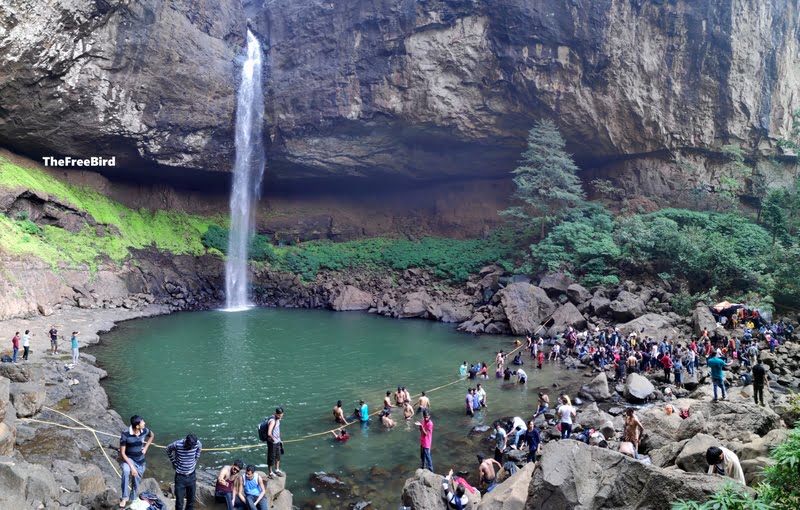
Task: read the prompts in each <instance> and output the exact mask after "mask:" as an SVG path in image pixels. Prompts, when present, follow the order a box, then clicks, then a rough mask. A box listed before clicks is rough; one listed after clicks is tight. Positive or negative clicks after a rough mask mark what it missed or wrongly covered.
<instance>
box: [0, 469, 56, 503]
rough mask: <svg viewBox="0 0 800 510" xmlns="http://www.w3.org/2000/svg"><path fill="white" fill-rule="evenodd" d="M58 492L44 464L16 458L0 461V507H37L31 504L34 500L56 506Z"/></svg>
mask: <svg viewBox="0 0 800 510" xmlns="http://www.w3.org/2000/svg"><path fill="white" fill-rule="evenodd" d="M58 494H59V491H58V484H56V481H55V479H54V478H53V475H52V474H51V473H50V471H49V470H48V469H47V468H45V467H44V466H40V465H38V464H29V463H27V462H24V461H19V460H16V459H15V460H14V461H13V462H0V508H3V509H5V508H8V509H9V510H11V509H12V508H13V509H27V508H38V507H36V506H33V505H32V503H33V502H36V501H38V502H40V504H44V505H46V507H47V508H50V507H51V506H53V507H54V508H56V506H55V504H54V500H55V498H57V497H58ZM25 502H27V503H25Z"/></svg>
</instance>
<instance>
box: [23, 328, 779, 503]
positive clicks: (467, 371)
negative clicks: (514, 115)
mask: <svg viewBox="0 0 800 510" xmlns="http://www.w3.org/2000/svg"><path fill="white" fill-rule="evenodd" d="M728 327H729V328H732V329H729V330H725V332H726V333H728V331H730V333H729V334H720V333H719V332H718V330H717V329H715V330H714V332H713V333H710V332H709V331H708V330H704V331H703V332H702V333H701V334H700V335H699V337H697V338H689V339H686V340H680V339H677V340H673V339H671V338H669V337H667V336H665V337H663V338H661V339H660V340H656V339H654V338H651V337H649V336H640V335H639V334H638V333H637V332H631V333H629V334H628V335H623V334H621V333H620V331H619V328H612V327H608V328H595V329H594V330H591V331H589V330H587V331H581V332H579V331H577V330H575V329H574V328H572V327H568V328H567V329H566V330H565V331H564V332H563V333H562V334H561V335H559V337H558V338H549V339H547V340H546V339H545V338H543V337H542V336H536V337H535V338H534V337H533V336H527V337H526V340H525V342H521V341H519V340H517V341H516V342H515V344H516V348H515V349H514V351H518V352H516V354H515V356H514V358H513V360H512V361H511V363H510V364H507V358H508V356H509V354H507V353H505V352H503V351H498V352H497V353H496V354H495V360H494V363H493V365H495V370H494V374H495V377H496V378H497V379H502V380H504V381H511V380H512V379H514V381H515V382H516V383H517V384H522V385H524V384H527V382H528V378H529V376H528V374H527V373H526V372H525V370H524V369H523V368H522V366H523V365H524V364H525V360H524V359H523V356H522V353H523V352H528V353H529V354H530V358H531V360H532V362H533V364H536V366H537V368H538V369H541V368H542V365H543V364H544V363H545V361H546V360H547V361H548V362H552V363H558V362H559V361H561V360H563V359H565V358H566V357H567V356H571V357H574V358H576V359H578V360H580V361H583V362H584V364H586V365H589V366H591V367H593V368H594V369H595V370H598V371H604V370H608V371H611V372H613V373H614V379H615V381H617V382H622V381H624V380H625V378H626V377H627V376H628V375H629V374H632V373H645V374H646V373H654V374H658V373H661V377H662V378H663V381H664V382H665V383H669V384H672V385H674V386H675V387H678V388H680V387H682V386H683V384H684V376H688V377H692V376H694V374H695V371H696V370H697V369H698V367H699V366H701V365H702V364H705V365H706V366H708V368H709V370H710V375H711V381H712V387H713V396H714V397H713V401H714V402H717V401H718V400H719V399H722V400H724V399H726V398H727V392H726V382H725V376H724V369H725V368H727V367H730V366H731V364H732V363H733V362H734V361H737V362H738V363H739V365H740V367H741V369H740V374H741V375H740V378H741V381H742V383H743V384H752V385H753V390H754V391H753V398H754V400H755V402H756V404H760V405H762V406H763V405H764V389H765V387H766V385H767V382H768V380H769V379H768V370H767V369H766V368H765V367H764V366H763V365H762V364H761V363H760V360H759V353H760V352H761V351H760V344H763V345H764V346H765V347H766V348H769V350H770V351H774V350H775V349H776V348H777V346H778V345H780V344H781V343H783V342H785V341H787V340H791V339H792V337H793V332H794V328H793V327H792V325H791V324H785V323H783V322H781V321H779V322H777V323H775V324H767V323H764V322H763V321H762V322H761V323H759V324H756V323H754V322H752V319H751V320H743V321H741V322H738V321H730V322H728ZM48 335H49V336H50V338H51V347H52V350H51V352H52V353H54V354H56V353H57V352H58V341H57V339H58V331H57V329H56V327H55V326H53V327H52V329H51V330H50V331H48ZM77 335H78V332H77V331H75V332H73V334H72V336H71V339H70V341H71V343H72V347H73V362H74V363H77V361H78V357H79V354H78V352H77V350H78V349H77ZM30 336H31V333H30V331H25V333H24V335H23V336H22V337H21V338H20V335H19V333H18V332H17V333H16V334H15V335H14V337H13V339H12V348H13V358H12V359H13V362H16V361H17V355H18V351H19V349H20V346H21V347H22V349H23V354H22V360H27V359H28V357H29V345H30ZM511 367H514V368H513V369H512V368H511ZM459 375H460V376H461V378H462V379H463V380H466V381H470V383H471V382H472V381H474V380H484V381H485V380H487V379H488V378H489V365H487V363H486V362H477V363H472V364H469V363H467V362H466V361H464V362H463V363H462V364H461V366H460V367H459ZM464 407H465V412H466V414H467V415H474V413H476V412H478V411H488V404H487V393H486V390H485V388H484V385H483V384H482V383H476V384H475V385H474V386H473V385H472V384H470V386H469V387H468V388H467V392H466V396H465V398H464ZM394 409H399V410H400V412H401V413H402V418H403V419H404V420H407V421H409V423H410V420H412V418H413V417H414V416H415V415H417V414H420V415H421V420H419V421H415V422H414V425H415V426H416V427H417V428H418V429H419V434H420V435H419V448H420V466H421V468H422V469H428V470H430V471H433V469H434V468H433V458H432V453H431V451H432V450H431V449H432V446H433V431H434V423H433V419H432V417H431V402H430V399H429V397H428V396H427V395H426V393H425V392H422V393H421V395H420V396H419V397H418V398H417V399H416V402H414V404H412V398H411V395H410V392H409V391H408V389H407V388H405V387H403V386H399V387H398V388H397V390H396V391H394V392H392V391H386V393H385V397H384V398H383V408H382V410H381V411H380V412H379V413H378V414H377V416H378V417H379V419H380V422H381V425H382V426H383V427H384V428H386V429H391V428H392V427H394V426H395V421H394V419H393V418H392V411H393V410H394ZM549 411H550V397H549V396H548V395H547V394H546V392H544V391H540V392H539V393H538V401H537V406H536V409H535V411H533V410H531V412H530V418H529V419H528V420H525V419H523V418H522V417H521V416H515V417H513V418H511V419H509V420H507V421H497V422H495V424H494V427H493V433H492V438H493V440H494V444H495V447H494V454H493V455H492V457H490V458H487V457H485V456H484V455H483V454H480V455H478V470H477V475H478V476H477V479H478V485H479V487H478V489H481V488H483V489H487V490H490V489H491V488H492V486H493V485H494V484H495V483H496V481H497V477H498V473H500V472H501V471H506V472H508V473H512V472H513V471H515V470H516V465H515V464H514V463H513V462H509V461H508V457H507V456H508V453H509V452H510V451H511V450H520V451H523V452H526V453H527V454H526V455H525V459H526V460H527V461H528V462H536V461H537V456H538V454H539V452H540V448H541V444H542V441H543V437H542V436H543V435H542V432H541V431H540V427H541V425H542V424H543V421H542V420H544V419H545V417H546V416H548V415H549V417H550V419H551V421H550V422H549V424H550V425H556V426H557V428H558V430H559V432H560V438H561V439H562V440H568V439H577V440H580V441H584V442H586V443H588V444H591V445H594V446H598V447H607V446H608V441H607V440H606V438H605V437H604V436H603V434H602V433H601V432H600V431H597V430H594V429H584V430H582V431H581V433H580V434H578V435H577V436H575V435H573V425H574V423H575V420H576V417H577V410H576V408H575V406H573V404H572V401H571V399H570V397H569V395H566V394H561V395H560V396H559V397H558V405H557V406H556V408H555V410H554V411H555V412H554V413H552V414H550V413H548V412H549ZM332 417H333V421H334V422H335V423H336V424H338V425H339V426H340V428H338V429H336V430H333V431H332V432H331V433H332V435H333V438H334V441H336V442H338V443H344V442H346V441H347V440H348V439H349V438H350V435H349V434H348V432H347V430H346V428H345V427H347V426H349V425H351V423H354V422H358V423H360V424H361V426H362V427H368V426H369V424H370V412H369V406H368V405H367V403H366V402H365V401H364V400H361V401H360V402H359V406H358V407H356V408H355V409H354V410H353V412H352V413H351V414H350V415H349V416H345V413H344V410H343V408H342V401H341V400H339V401H338V402H337V403H336V405H335V406H334V408H333V411H332ZM282 418H283V409H282V408H277V409H276V410H275V413H274V414H273V415H272V416H271V417H269V418H268V419H267V420H266V442H267V467H268V469H267V471H268V474H267V477H268V478H274V477H279V476H284V473H283V471H281V469H280V462H281V455H282V453H283V444H282V441H281V433H280V423H281V419H282ZM623 418H624V427H623V434H622V441H621V442H620V443H619V451H620V452H621V453H623V454H626V455H630V456H631V457H634V458H637V459H638V458H639V442H640V438H641V437H642V434H643V433H644V431H645V429H644V427H643V426H642V423H641V421H640V420H639V419H638V417H637V416H636V412H635V410H634V409H633V408H628V409H626V410H625V414H624V417H623ZM544 423H547V422H546V421H545V422H544ZM153 439H154V434H153V432H152V431H151V430H150V429H148V428H147V427H146V424H145V421H144V419H143V418H142V417H141V416H133V417H131V419H130V426H129V427H128V428H127V429H126V430H124V431H123V432H122V433H121V435H120V458H121V471H122V496H121V499H120V507H125V506H126V505H127V504H128V502H129V501H131V500H133V499H135V498H136V495H137V492H138V491H139V483H140V481H141V479H142V476H143V474H144V471H145V469H146V463H145V454H146V453H147V451H148V449H149V447H150V446H151V444H152V442H153ZM201 451H202V444H201V442H200V441H199V440H198V438H197V437H196V436H195V435H194V434H188V435H187V436H186V437H185V438H183V439H179V440H177V441H174V442H172V443H171V444H169V446H167V447H166V453H167V455H168V457H169V459H170V461H171V462H172V464H173V467H174V469H175V496H176V498H177V502H176V509H177V510H183V509H184V508H186V509H187V510H192V509H193V508H194V499H195V492H196V489H195V488H196V476H195V472H196V467H197V462H198V459H199V457H200V453H201ZM706 458H707V461H708V464H709V473H718V474H721V475H725V476H728V477H730V478H733V479H735V480H737V481H739V482H741V483H744V476H743V474H742V469H741V465H740V464H739V461H738V459H737V458H736V455H735V454H734V453H732V452H731V451H730V450H727V449H725V448H723V447H721V446H715V447H711V448H709V449H708V451H707V453H706ZM443 488H444V489H445V498H446V501H447V503H448V505H449V506H450V507H451V508H463V507H464V505H466V504H467V503H468V501H469V494H470V492H474V491H475V490H476V488H475V487H472V486H471V485H470V484H469V483H468V482H467V481H466V480H465V479H464V478H462V477H457V476H453V474H452V471H451V472H450V474H448V476H447V477H445V480H444V482H443ZM216 496H217V497H218V498H219V500H220V501H224V502H225V503H226V505H227V508H228V510H233V509H234V508H246V509H248V510H266V509H267V506H268V505H267V492H266V486H265V482H264V480H263V479H262V478H261V477H260V476H259V475H258V473H257V472H256V468H255V467H254V466H253V465H247V466H245V465H244V464H243V462H242V461H241V460H236V461H234V462H233V463H232V464H231V465H226V466H224V467H223V468H222V469H221V470H220V472H219V475H218V478H217V481H216Z"/></svg>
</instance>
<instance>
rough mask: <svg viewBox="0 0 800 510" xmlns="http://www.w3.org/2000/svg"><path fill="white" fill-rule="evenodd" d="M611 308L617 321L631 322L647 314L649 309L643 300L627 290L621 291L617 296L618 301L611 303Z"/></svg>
mask: <svg viewBox="0 0 800 510" xmlns="http://www.w3.org/2000/svg"><path fill="white" fill-rule="evenodd" d="M609 308H610V309H611V315H612V316H613V317H614V319H616V320H617V321H631V320H633V319H635V318H637V317H641V316H642V315H644V314H645V313H646V312H647V307H646V306H645V302H644V301H643V300H642V298H641V297H639V296H637V295H636V294H633V293H631V292H628V291H627V290H623V291H621V292H620V293H619V294H618V295H617V299H615V300H614V301H612V302H611V305H609Z"/></svg>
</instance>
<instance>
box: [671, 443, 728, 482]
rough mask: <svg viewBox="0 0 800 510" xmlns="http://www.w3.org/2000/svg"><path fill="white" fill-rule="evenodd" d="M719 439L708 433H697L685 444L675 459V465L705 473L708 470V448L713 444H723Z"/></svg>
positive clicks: (694, 471)
mask: <svg viewBox="0 0 800 510" xmlns="http://www.w3.org/2000/svg"><path fill="white" fill-rule="evenodd" d="M721 445H722V443H721V442H720V440H719V439H717V438H715V437H713V436H709V435H708V434H697V435H696V436H694V437H692V438H691V439H689V441H687V442H686V444H685V445H684V446H683V449H682V450H681V453H679V454H678V457H677V459H675V465H676V466H678V467H679V468H681V469H683V470H684V471H688V472H690V473H705V472H706V471H707V470H708V463H707V462H706V450H708V449H709V448H710V447H712V446H721Z"/></svg>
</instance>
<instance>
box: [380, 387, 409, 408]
mask: <svg viewBox="0 0 800 510" xmlns="http://www.w3.org/2000/svg"><path fill="white" fill-rule="evenodd" d="M388 400H389V392H388V391H387V392H386V398H385V399H383V402H384V407H385V406H386V402H387V401H388ZM405 400H406V392H405V391H403V388H402V387H400V386H398V387H397V391H395V392H394V404H395V405H394V406H389V407H402V406H403V402H405Z"/></svg>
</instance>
